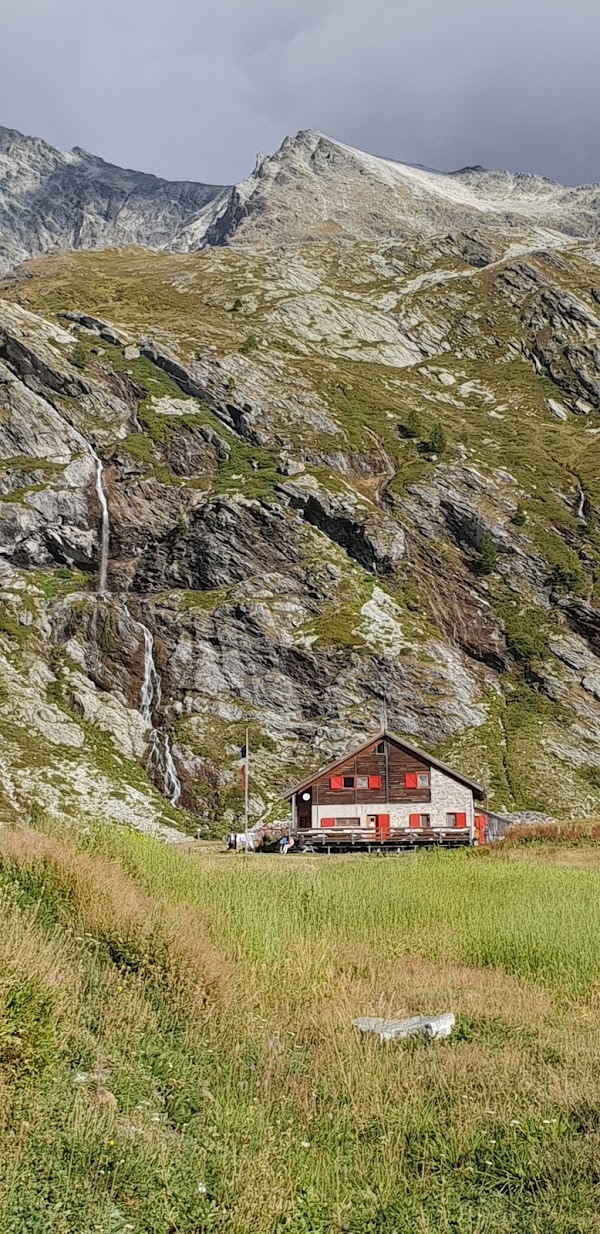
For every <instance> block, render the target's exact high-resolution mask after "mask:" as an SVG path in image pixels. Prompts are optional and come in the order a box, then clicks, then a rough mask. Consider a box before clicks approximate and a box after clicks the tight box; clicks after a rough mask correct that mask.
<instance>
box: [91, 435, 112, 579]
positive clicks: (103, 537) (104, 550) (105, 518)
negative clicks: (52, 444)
mask: <svg viewBox="0 0 600 1234" xmlns="http://www.w3.org/2000/svg"><path fill="white" fill-rule="evenodd" d="M86 444H87V448H88V450H89V452H90V455H91V457H92V458H93V460H94V462H95V464H96V495H97V497H98V501H99V503H100V510H101V513H102V530H101V533H100V553H99V556H98V595H99V596H100V597H101V598H103V597H104V596H105V595H106V594H107V590H108V541H109V538H110V519H109V515H108V502H107V500H106V493H105V492H104V483H103V480H102V473H103V470H104V468H103V466H102V463H101V461H100V459H99V458H98V455H97V454H96V451H95V450H94V449H93V447H92V446H90V445H89V443H86Z"/></svg>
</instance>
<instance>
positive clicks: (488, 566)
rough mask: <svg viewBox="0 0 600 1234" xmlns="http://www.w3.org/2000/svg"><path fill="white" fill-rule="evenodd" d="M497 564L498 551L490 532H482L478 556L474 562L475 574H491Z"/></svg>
mask: <svg viewBox="0 0 600 1234" xmlns="http://www.w3.org/2000/svg"><path fill="white" fill-rule="evenodd" d="M497 564H498V551H497V549H496V542H495V540H494V537H493V535H492V533H491V531H484V533H483V536H482V537H481V545H480V548H479V556H478V557H477V560H476V562H475V573H476V574H493V572H494V570H495V569H496V566H497Z"/></svg>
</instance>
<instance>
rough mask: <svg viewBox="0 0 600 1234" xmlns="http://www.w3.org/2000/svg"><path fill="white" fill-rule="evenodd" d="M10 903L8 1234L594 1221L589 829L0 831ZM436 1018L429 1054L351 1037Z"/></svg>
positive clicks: (597, 1216) (519, 1227)
mask: <svg viewBox="0 0 600 1234" xmlns="http://www.w3.org/2000/svg"><path fill="white" fill-rule="evenodd" d="M561 854H562V858H561ZM0 905H1V910H2V920H3V929H2V932H1V934H0V1161H1V1166H0V1171H1V1174H0V1231H1V1232H2V1234H117V1232H118V1234H121V1232H128V1234H199V1232H200V1231H215V1232H218V1234H279V1232H280V1231H281V1232H282V1234H283V1232H288V1234H342V1231H345V1232H347V1234H405V1232H406V1234H451V1232H452V1234H503V1232H507V1234H508V1232H509V1231H510V1232H511V1234H512V1232H517V1231H518V1232H519V1234H575V1232H580V1234H583V1232H586V1234H591V1232H592V1231H600V1203H599V1200H600V1194H599V1189H598V1180H599V1170H600V1035H599V1028H600V1002H599V993H600V848H598V847H595V846H594V844H593V843H591V842H590V843H588V844H579V845H578V846H569V845H567V844H565V846H564V847H560V848H553V849H551V848H550V847H549V845H548V843H547V842H546V841H544V838H543V837H542V838H539V839H538V840H537V841H536V843H534V844H528V845H524V844H521V843H520V842H515V843H513V844H509V845H507V846H506V848H505V849H504V850H503V851H498V852H487V851H484V850H482V851H477V850H476V851H471V852H457V853H451V852H448V853H445V852H441V853H425V854H418V855H409V856H404V857H398V858H394V857H391V858H379V857H375V856H373V857H371V858H365V857H358V858H356V857H349V858H331V859H327V858H319V857H308V856H307V857H294V858H292V857H290V858H287V859H283V858H281V857H278V856H273V857H267V856H260V855H256V856H248V857H246V856H244V855H237V854H226V853H221V852H218V851H216V852H211V851H208V850H206V851H199V850H198V848H197V847H196V846H190V848H189V849H188V850H187V851H180V850H176V849H174V848H169V847H167V846H165V845H163V844H159V843H158V842H155V841H151V840H149V839H147V838H145V837H143V836H140V835H138V834H135V833H133V832H130V831H125V830H120V829H114V830H111V829H106V828H105V829H102V830H100V829H99V830H98V831H97V832H94V831H92V832H91V833H89V834H87V835H75V834H73V833H71V834H67V833H66V832H63V833H56V832H54V831H53V832H48V831H39V832H38V831H28V830H10V829H5V830H4V831H2V832H1V833H0ZM444 1010H453V1011H454V1012H455V1014H456V1015H457V1018H458V1024H457V1028H456V1030H455V1032H454V1034H453V1036H452V1037H451V1038H450V1039H449V1040H448V1041H445V1042H440V1043H435V1044H428V1043H425V1042H418V1041H413V1042H408V1043H401V1042H396V1043H390V1044H388V1045H386V1046H382V1045H381V1044H380V1043H379V1042H378V1041H376V1040H370V1039H364V1038H359V1036H358V1035H357V1033H356V1032H355V1030H354V1029H353V1028H352V1019H353V1018H354V1017H355V1016H358V1015H361V1014H363V1015H364V1014H392V1015H402V1014H406V1015H410V1014H412V1013H415V1012H419V1011H421V1012H439V1011H444Z"/></svg>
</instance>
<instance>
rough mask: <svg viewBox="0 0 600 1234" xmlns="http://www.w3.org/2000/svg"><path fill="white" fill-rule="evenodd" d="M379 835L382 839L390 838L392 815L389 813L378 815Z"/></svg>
mask: <svg viewBox="0 0 600 1234" xmlns="http://www.w3.org/2000/svg"><path fill="white" fill-rule="evenodd" d="M377 835H378V838H379V839H380V840H389V838H390V816H389V814H378V815H377Z"/></svg>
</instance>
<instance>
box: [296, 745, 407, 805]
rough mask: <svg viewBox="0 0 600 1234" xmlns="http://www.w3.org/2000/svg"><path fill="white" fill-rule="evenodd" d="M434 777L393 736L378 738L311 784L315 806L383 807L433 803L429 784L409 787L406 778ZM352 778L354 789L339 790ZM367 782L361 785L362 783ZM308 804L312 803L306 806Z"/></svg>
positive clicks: (322, 773) (321, 774)
mask: <svg viewBox="0 0 600 1234" xmlns="http://www.w3.org/2000/svg"><path fill="white" fill-rule="evenodd" d="M407 774H408V775H409V776H411V775H412V776H413V777H418V776H419V775H421V776H423V775H427V776H428V777H429V775H430V764H429V763H428V762H427V761H426V760H425V759H424V758H420V757H417V756H416V755H415V754H413V753H412V752H411V751H409V750H406V749H405V748H404V747H403V746H402V745H401V744H400V742H398V741H396V740H395V739H394V738H393V737H390V736H389V735H386V736H383V737H378V738H376V739H374V740H373V741H372V742H371V743H370V744H369V745H367V746H363V747H362V748H361V749H360V750H358V751H357V752H356V753H355V754H351V755H349V756H348V757H346V758H345V759H342V760H341V761H340V762H339V763H335V764H334V765H333V766H332V767H328V768H326V769H325V771H322V772H321V773H320V774H318V775H317V776H316V777H315V779H314V780H313V781H312V783H311V784H310V792H311V803H310V804H312V805H321V806H331V807H334V806H335V807H336V809H337V808H338V807H344V808H345V807H348V806H352V805H370V804H373V805H374V806H376V805H381V804H384V803H386V802H390V803H391V802H402V801H405V802H419V803H421V802H425V803H427V802H429V801H431V788H430V785H429V783H428V784H427V785H422V784H421V785H419V784H418V783H417V784H416V785H414V786H412V785H410V786H407V784H406V776H407ZM340 778H341V780H342V783H343V781H344V779H352V781H353V784H352V786H347V787H346V786H344V787H342V788H339V787H337V786H336V785H337V784H338V783H339V780H340ZM365 779H366V780H367V781H368V783H367V785H365V786H362V785H361V786H359V783H358V781H359V780H365ZM305 805H308V803H305Z"/></svg>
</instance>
